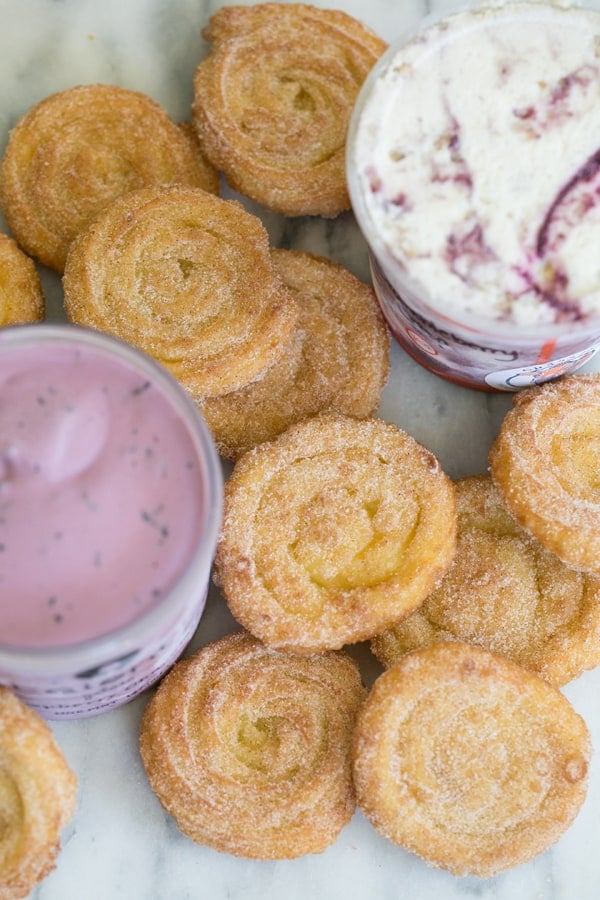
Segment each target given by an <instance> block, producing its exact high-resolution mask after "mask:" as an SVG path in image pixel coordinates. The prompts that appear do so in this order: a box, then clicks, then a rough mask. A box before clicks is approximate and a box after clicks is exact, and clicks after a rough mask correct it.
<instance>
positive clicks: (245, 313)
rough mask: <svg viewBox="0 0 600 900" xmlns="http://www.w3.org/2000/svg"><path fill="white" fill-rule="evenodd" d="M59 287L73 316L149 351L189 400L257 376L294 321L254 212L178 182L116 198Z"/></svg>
mask: <svg viewBox="0 0 600 900" xmlns="http://www.w3.org/2000/svg"><path fill="white" fill-rule="evenodd" d="M63 284H64V289H65V307H66V310H67V313H68V315H69V317H70V319H71V320H72V321H73V322H76V323H77V324H80V325H88V326H91V327H93V328H98V329H100V330H102V331H108V332H111V333H112V334H115V335H117V336H118V337H120V338H122V339H123V340H126V341H128V342H129V343H131V344H133V345H135V346H136V347H139V348H140V349H142V350H145V351H146V352H147V353H149V354H150V355H151V356H153V357H154V358H155V359H157V360H159V362H161V363H163V364H164V365H165V366H166V367H167V368H168V369H169V370H170V371H171V372H172V374H173V375H174V376H175V377H176V378H178V379H179V380H180V381H181V382H182V384H184V385H185V387H186V388H187V389H188V390H189V391H190V393H191V394H192V396H193V397H194V398H199V397H205V396H213V395H217V394H219V393H227V392H228V391H232V390H237V389H239V388H240V387H242V386H243V385H245V384H247V383H248V382H250V381H252V380H253V379H255V378H258V377H260V376H261V375H262V374H263V373H264V372H265V371H266V370H267V369H268V368H269V367H270V366H271V365H273V363H274V362H275V361H276V360H277V359H278V358H279V356H280V355H281V354H282V353H283V352H284V349H285V345H286V343H287V342H288V341H289V340H291V337H292V334H293V331H294V328H295V324H296V316H297V310H296V305H295V303H294V300H293V298H292V296H291V295H290V293H289V291H287V289H286V288H285V287H284V285H283V282H282V281H281V278H280V277H279V275H278V273H277V272H276V270H275V267H274V265H273V262H272V259H271V254H270V250H269V239H268V235H267V232H266V230H265V228H264V227H263V225H262V223H261V222H260V220H259V219H258V218H256V216H253V215H251V214H250V213H248V212H246V211H245V210H244V209H243V207H242V206H241V205H240V204H238V203H236V202H235V201H228V200H221V199H220V198H219V197H215V196H213V195H212V194H208V193H206V191H202V190H200V189H199V188H193V187H187V186H184V185H170V186H165V187H156V188H145V189H142V190H140V191H133V192H131V193H129V194H126V195H125V196H123V197H120V198H119V199H117V200H116V201H115V202H114V203H112V204H111V206H110V207H109V208H108V209H106V210H105V211H104V212H103V213H101V214H100V216H99V217H98V219H97V220H96V221H95V222H94V223H93V225H92V226H91V227H90V228H89V229H88V230H87V231H85V232H84V233H83V234H82V235H80V237H79V238H78V239H77V240H76V241H75V242H74V244H73V246H72V248H71V251H70V253H69V257H68V260H67V265H66V268H65V275H64V279H63Z"/></svg>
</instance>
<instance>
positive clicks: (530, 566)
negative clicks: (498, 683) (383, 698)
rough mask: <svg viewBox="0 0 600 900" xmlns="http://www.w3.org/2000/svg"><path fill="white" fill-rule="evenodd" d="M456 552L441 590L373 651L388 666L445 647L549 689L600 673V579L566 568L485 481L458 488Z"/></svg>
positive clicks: (485, 477)
mask: <svg viewBox="0 0 600 900" xmlns="http://www.w3.org/2000/svg"><path fill="white" fill-rule="evenodd" d="M456 497H457V519H458V543H457V551H456V555H455V557H454V560H453V561H452V564H451V566H450V568H449V569H448V571H447V573H446V575H445V576H444V578H443V579H442V581H441V583H440V584H439V585H438V587H436V588H435V589H434V590H433V591H432V593H431V594H430V595H429V597H427V599H426V600H425V602H424V603H423V605H422V606H420V607H419V609H417V610H416V611H415V612H414V613H413V614H412V615H410V616H408V618H406V619H404V620H403V621H402V622H399V623H398V624H396V625H393V626H392V627H391V628H390V629H388V630H387V631H384V632H383V633H382V634H380V635H377V636H376V637H375V638H374V639H373V641H372V642H371V648H372V650H373V652H374V653H375V656H376V657H377V658H378V659H379V661H380V662H381V663H382V664H383V665H384V666H386V667H389V666H391V665H393V663H395V662H396V661H397V660H398V659H399V658H400V657H401V656H403V655H404V654H405V653H408V652H409V651H410V650H415V649H417V648H418V647H426V646H428V645H429V644H433V643H437V642H438V641H444V640H459V641H466V642H469V643H473V644H479V645H480V646H482V647H485V648H486V649H488V650H491V651H493V652H495V653H498V654H500V655H501V656H508V657H510V658H511V659H513V660H514V661H515V662H517V663H519V664H520V665H522V666H524V667H525V668H528V669H532V670H533V671H535V672H537V674H538V675H541V676H542V678H545V679H546V680H547V681H550V682H551V683H552V684H554V685H555V686H557V687H558V686H560V685H563V684H566V682H567V681H570V680H571V679H572V678H576V677H577V676H578V675H580V674H581V673H582V672H583V671H584V670H586V669H591V668H593V667H594V666H597V665H599V664H600V579H598V578H595V577H594V576H592V575H587V574H585V573H583V572H578V571H576V570H575V569H572V568H570V567H567V566H565V565H564V563H562V562H561V560H560V559H558V557H557V556H555V555H554V554H553V553H550V551H549V550H546V549H545V548H544V547H543V546H542V545H541V544H540V543H539V541H536V539H535V538H533V537H531V535H529V534H528V533H527V532H526V531H524V530H523V529H522V528H521V527H520V526H519V525H518V524H517V523H516V522H515V520H514V519H513V517H512V516H511V515H510V513H509V512H508V511H507V509H506V507H505V506H504V503H503V502H502V497H501V495H500V492H499V491H498V489H497V488H496V487H495V485H494V483H493V482H492V479H491V478H490V477H489V475H476V476H472V477H470V478H463V479H461V480H460V481H458V482H457V483H456Z"/></svg>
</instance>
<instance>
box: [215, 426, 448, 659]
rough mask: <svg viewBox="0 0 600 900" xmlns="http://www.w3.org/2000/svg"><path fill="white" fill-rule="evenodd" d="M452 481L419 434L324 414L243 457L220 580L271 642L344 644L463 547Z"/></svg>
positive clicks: (228, 511)
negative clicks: (418, 438)
mask: <svg viewBox="0 0 600 900" xmlns="http://www.w3.org/2000/svg"><path fill="white" fill-rule="evenodd" d="M455 519H456V517H455V499H454V487H453V485H452V482H451V481H450V479H449V478H448V477H447V476H446V475H445V474H444V473H443V472H442V470H441V468H440V465H439V463H438V461H437V460H436V459H435V457H434V456H433V455H432V454H431V453H430V452H429V451H428V450H426V449H425V448H424V447H422V446H421V445H420V444H418V443H417V442H416V441H415V440H414V439H413V438H412V437H410V436H409V435H408V434H406V433H405V432H403V431H401V430H400V429H399V428H397V427H396V426H395V425H391V424H387V423H385V422H383V421H381V420H380V419H362V420H359V419H354V418H349V417H347V416H342V415H339V414H334V413H323V414H320V415H318V416H315V417H313V418H312V419H308V420H306V421H304V422H301V423H299V424H297V425H294V426H292V428H290V429H288V431H286V432H284V433H283V434H282V435H280V436H279V437H278V438H276V440H274V441H272V442H268V443H266V444H261V445H260V446H258V447H256V448H254V449H253V450H250V451H249V452H248V453H246V454H244V456H242V457H241V458H240V459H239V460H238V462H237V463H236V465H235V467H234V470H233V474H232V476H231V478H230V479H229V481H228V483H227V485H226V500H225V513H224V521H223V527H222V533H221V538H220V541H219V546H218V548H217V557H216V570H215V573H216V579H217V581H218V582H219V583H220V585H221V587H222V590H223V594H224V596H225V599H226V601H227V603H228V605H229V607H230V609H231V612H232V613H233V615H234V617H235V618H236V619H237V620H238V622H240V623H241V624H242V625H243V626H244V627H245V628H247V629H248V630H249V631H250V632H252V633H253V634H254V635H256V637H258V638H260V639H261V640H263V641H264V642H265V643H266V644H268V645H269V646H273V647H280V648H285V649H288V650H293V651H296V652H299V653H310V652H316V651H320V650H327V649H338V648H340V647H342V646H343V645H344V644H347V643H353V642H356V641H360V640H365V639H367V638H370V637H373V635H375V634H377V633H378V632H380V631H382V630H383V629H384V628H387V627H389V626H390V625H391V624H392V623H394V622H396V621H398V620H399V619H400V618H402V616H403V615H408V614H409V613H410V612H412V611H413V610H414V609H415V608H416V607H417V606H418V605H419V604H420V603H422V601H423V600H424V599H425V597H426V596H427V594H428V593H429V592H430V590H431V588H432V587H433V585H434V584H435V583H436V582H437V580H438V578H440V577H441V576H442V575H443V573H444V572H445V571H446V569H447V567H448V565H449V563H450V561H451V559H452V556H453V553H454V549H455V527H456V521H455Z"/></svg>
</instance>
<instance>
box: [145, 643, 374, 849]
mask: <svg viewBox="0 0 600 900" xmlns="http://www.w3.org/2000/svg"><path fill="white" fill-rule="evenodd" d="M364 693H365V691H364V688H363V686H362V684H361V680H360V675H359V672H358V667H357V665H356V663H355V662H354V661H353V660H351V659H350V657H348V656H346V655H344V654H336V653H330V654H324V655H320V656H313V657H299V656H294V655H292V654H287V653H281V652H279V651H274V650H269V649H267V648H266V647H264V646H263V645H262V644H261V643H260V642H259V641H257V640H255V639H254V638H253V637H251V636H250V635H248V634H245V633H244V632H238V633H234V634H230V635H228V636H227V637H225V638H222V639H221V640H219V641H216V642H214V643H213V644H210V645H209V646H206V647H203V648H202V649H201V650H199V651H198V652H197V653H196V654H194V656H192V657H190V658H189V659H186V660H184V661H181V662H179V663H178V664H177V665H176V666H175V667H174V669H173V670H172V671H171V673H170V674H169V675H168V676H167V678H166V679H165V680H164V681H163V682H162V683H161V685H160V687H159V689H158V691H157V693H156V694H155V696H154V697H153V699H152V701H151V702H150V704H149V706H148V708H147V710H146V712H145V714H144V717H143V720H142V725H141V732H140V749H141V754H142V760H143V762H144V766H145V768H146V772H147V774H148V778H149V780H150V783H151V785H152V787H153V789H154V791H155V792H156V794H157V796H158V797H159V799H160V801H161V803H162V804H163V806H164V807H165V808H166V809H167V810H168V812H170V813H171V815H172V816H173V817H174V818H175V820H176V822H177V824H178V826H179V828H180V829H181V831H183V833H184V834H186V835H188V837H190V838H192V840H194V841H197V842H198V843H201V844H208V845H209V846H210V847H214V848H215V849H217V850H221V851H223V852H227V853H232V854H234V855H236V856H246V857H251V858H255V859H285V858H292V857H298V856H302V855H304V854H306V853H319V852H321V851H322V850H324V849H325V848H326V847H327V846H328V845H329V844H331V843H332V842H333V841H334V840H335V838H336V837H337V835H338V834H339V832H340V831H341V829H342V828H343V826H344V825H345V824H346V823H347V822H348V821H349V820H350V818H351V816H352V814H353V812H354V807H355V800H354V789H353V786H352V777H351V759H350V749H351V743H352V730H353V727H354V722H355V718H356V713H357V710H358V707H359V705H360V703H361V702H362V700H363V699H364Z"/></svg>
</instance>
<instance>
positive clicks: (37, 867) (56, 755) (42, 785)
mask: <svg viewBox="0 0 600 900" xmlns="http://www.w3.org/2000/svg"><path fill="white" fill-rule="evenodd" d="M76 790H77V781H76V778H75V776H74V774H73V773H72V772H71V770H70V768H69V766H68V765H67V762H66V760H65V758H64V756H63V754H62V752H61V751H60V749H59V748H58V746H57V745H56V743H55V741H54V738H53V736H52V732H51V731H50V728H49V727H48V725H46V723H45V722H44V721H43V719H42V718H41V717H40V716H38V714H37V713H35V712H33V710H31V709H29V708H28V707H27V706H25V704H24V703H22V702H21V701H20V700H19V699H18V698H17V697H15V695H14V694H13V693H12V692H11V691H10V690H9V689H8V688H6V687H2V686H0V900H16V898H18V897H26V896H27V895H28V894H29V893H30V892H31V891H32V890H33V888H34V887H35V885H36V884H37V883H38V882H39V881H41V880H42V878H44V877H45V876H46V875H47V874H48V873H49V872H50V871H51V870H52V869H53V868H54V866H55V860H56V856H57V854H58V852H59V850H60V833H61V831H62V829H63V827H64V826H65V825H66V824H67V823H68V822H69V820H70V819H71V817H72V816H73V814H74V812H75V807H76Z"/></svg>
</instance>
